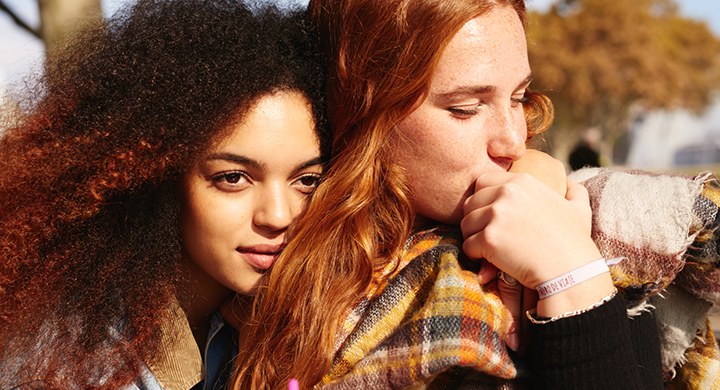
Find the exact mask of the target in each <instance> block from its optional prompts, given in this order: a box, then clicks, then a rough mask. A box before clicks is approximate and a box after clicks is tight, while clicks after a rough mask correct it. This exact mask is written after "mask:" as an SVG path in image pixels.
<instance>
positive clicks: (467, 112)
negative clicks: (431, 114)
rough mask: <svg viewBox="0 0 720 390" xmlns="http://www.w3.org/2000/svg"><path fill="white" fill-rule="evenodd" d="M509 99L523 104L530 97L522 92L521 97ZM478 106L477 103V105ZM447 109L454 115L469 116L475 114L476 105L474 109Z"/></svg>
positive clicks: (476, 110)
mask: <svg viewBox="0 0 720 390" xmlns="http://www.w3.org/2000/svg"><path fill="white" fill-rule="evenodd" d="M510 100H511V101H512V102H513V103H520V104H525V103H527V102H529V101H530V99H528V98H527V96H526V95H525V94H523V97H521V98H512V99H510ZM478 106H479V105H478ZM448 111H450V112H451V113H453V114H455V115H457V116H463V117H471V116H473V115H475V114H477V112H478V109H477V107H476V108H474V109H472V110H464V109H462V108H456V107H450V108H448Z"/></svg>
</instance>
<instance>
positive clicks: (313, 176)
mask: <svg viewBox="0 0 720 390" xmlns="http://www.w3.org/2000/svg"><path fill="white" fill-rule="evenodd" d="M304 179H313V180H314V182H313V184H311V185H306V184H302V182H301V181H302V180H304ZM320 180H322V176H320V175H318V174H316V173H308V174H305V175H302V176H300V177H298V178H297V180H295V182H296V183H299V184H300V185H302V186H303V187H310V189H309V190H300V192H302V193H304V194H308V195H310V194H312V193H313V192H315V189H316V188H317V187H318V185H320Z"/></svg>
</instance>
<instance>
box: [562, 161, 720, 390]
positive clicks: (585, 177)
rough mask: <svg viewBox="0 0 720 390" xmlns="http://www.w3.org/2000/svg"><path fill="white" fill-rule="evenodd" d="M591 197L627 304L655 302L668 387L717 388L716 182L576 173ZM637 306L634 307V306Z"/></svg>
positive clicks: (719, 261)
mask: <svg viewBox="0 0 720 390" xmlns="http://www.w3.org/2000/svg"><path fill="white" fill-rule="evenodd" d="M570 178H571V179H573V180H575V181H578V182H582V183H583V185H584V186H585V188H587V190H588V193H589V194H590V203H591V207H592V210H593V229H592V237H593V240H594V241H595V243H596V244H597V246H598V248H599V249H600V252H601V253H602V254H603V256H604V257H605V258H614V257H625V258H626V259H625V260H624V261H623V262H621V263H620V264H618V265H616V266H614V267H611V269H610V272H611V274H612V276H613V281H614V282H615V286H616V287H618V289H620V290H621V291H622V292H623V294H624V295H625V297H626V299H628V301H630V302H631V306H634V307H632V308H631V309H629V310H628V313H629V315H630V316H633V315H636V314H638V312H639V311H640V310H642V309H643V308H644V307H646V306H647V305H652V306H654V307H655V311H654V313H655V318H656V321H657V323H658V331H659V334H660V344H661V353H662V364H663V371H664V374H665V380H666V382H670V383H669V386H670V387H669V388H670V389H676V390H680V389H683V390H695V389H697V390H700V389H720V348H718V345H717V342H716V340H715V337H714V335H713V333H712V330H711V329H710V325H709V322H708V321H707V316H708V313H709V311H710V309H711V308H712V306H713V304H715V305H718V304H720V252H719V248H718V240H720V235H718V233H717V231H718V227H720V226H719V225H720V214H719V213H718V210H719V205H720V187H718V183H717V181H716V180H711V179H710V175H709V174H704V175H700V176H698V177H695V178H692V177H688V176H684V175H658V174H652V173H648V172H643V171H613V170H610V169H603V168H594V169H583V170H580V171H577V172H574V173H573V174H572V175H570ZM633 303H634V304H633Z"/></svg>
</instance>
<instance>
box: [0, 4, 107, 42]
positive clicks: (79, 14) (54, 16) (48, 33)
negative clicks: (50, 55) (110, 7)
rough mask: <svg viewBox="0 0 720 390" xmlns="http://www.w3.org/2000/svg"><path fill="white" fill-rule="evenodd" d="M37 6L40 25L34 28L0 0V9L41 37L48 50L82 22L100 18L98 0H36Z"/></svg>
mask: <svg viewBox="0 0 720 390" xmlns="http://www.w3.org/2000/svg"><path fill="white" fill-rule="evenodd" d="M38 8H39V10H40V24H41V26H40V28H39V29H37V30H36V29H34V28H32V27H30V26H29V25H28V24H27V23H25V22H24V21H23V20H22V19H21V18H20V17H18V16H17V15H16V14H15V13H14V12H13V11H12V10H11V9H10V8H8V7H7V5H6V4H5V3H4V2H3V1H2V0H0V11H4V12H5V13H7V14H8V15H10V17H11V18H12V19H13V20H14V21H15V23H16V24H17V25H18V26H20V27H21V28H23V29H25V30H27V31H28V32H29V33H31V34H33V35H35V36H37V37H38V38H41V39H42V40H43V42H44V43H45V49H46V50H48V51H50V50H53V49H54V48H55V47H56V46H58V45H59V44H61V43H62V42H63V41H64V40H65V39H66V38H67V37H68V36H69V35H70V34H71V33H72V32H73V31H74V30H75V29H77V28H78V27H80V26H81V25H82V24H83V23H86V22H88V21H98V20H100V19H102V12H100V11H101V8H100V0H38Z"/></svg>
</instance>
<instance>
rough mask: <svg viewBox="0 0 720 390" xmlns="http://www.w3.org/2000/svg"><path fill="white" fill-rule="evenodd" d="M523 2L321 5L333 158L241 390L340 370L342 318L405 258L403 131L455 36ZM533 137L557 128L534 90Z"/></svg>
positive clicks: (270, 299) (270, 281)
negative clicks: (480, 18)
mask: <svg viewBox="0 0 720 390" xmlns="http://www.w3.org/2000/svg"><path fill="white" fill-rule="evenodd" d="M498 4H502V5H510V6H512V7H513V8H514V9H515V10H516V11H517V12H518V14H519V15H520V18H521V19H522V20H523V22H525V19H526V11H525V4H524V2H523V1H522V0H507V1H499V0H498V1H471V0H455V1H448V0H311V1H310V4H309V6H308V13H309V16H310V18H311V19H313V21H314V22H315V23H316V25H317V26H318V30H319V33H320V37H321V41H322V45H323V50H324V53H325V55H326V57H327V60H328V64H329V71H328V74H329V80H328V99H327V100H328V109H329V112H330V118H331V123H332V126H333V131H334V136H333V139H334V143H333V156H334V159H333V161H332V163H331V166H330V168H329V170H328V173H327V176H326V179H325V181H324V183H323V184H322V185H321V186H320V188H318V190H317V192H316V193H315V194H314V197H313V199H312V202H311V204H310V207H309V209H308V211H307V213H306V215H305V217H304V218H303V220H302V221H301V222H300V225H299V227H298V229H297V230H296V232H295V235H294V237H293V240H292V241H291V243H290V244H289V245H288V247H287V248H286V249H285V251H284V252H283V254H282V256H281V258H280V259H278V261H277V263H276V264H275V266H274V267H273V271H272V272H271V273H270V274H269V275H268V277H267V278H266V279H265V281H264V285H263V286H262V288H261V289H259V292H258V296H257V299H256V301H255V306H254V311H253V317H252V321H251V325H252V327H251V328H250V333H249V335H248V339H247V341H246V343H245V351H243V348H242V347H243V346H241V352H240V356H238V360H237V362H236V372H235V378H234V381H235V388H236V389H253V390H256V389H282V388H284V387H285V386H287V385H286V384H287V381H288V380H289V379H290V378H297V379H298V380H299V382H300V384H301V387H303V388H308V387H311V386H312V385H314V384H316V383H317V382H319V381H320V379H321V378H322V376H323V374H324V373H325V372H326V371H327V370H328V369H329V368H330V365H331V363H332V359H333V344H334V341H335V333H336V329H337V328H338V325H339V322H340V321H342V320H343V319H344V317H345V313H346V311H347V310H348V308H350V307H351V306H352V305H353V303H354V302H356V301H357V300H358V299H359V298H360V297H362V296H363V295H364V293H365V291H366V290H367V288H368V287H369V286H370V285H371V283H373V282H382V280H378V276H379V275H380V273H379V272H378V271H379V270H381V269H383V268H384V267H385V266H387V265H388V264H394V263H396V262H397V260H398V257H399V254H400V251H401V249H402V248H403V245H404V244H405V241H406V240H407V238H408V237H409V236H410V234H411V226H412V223H413V218H414V212H413V210H412V204H411V200H410V197H409V191H408V186H407V182H406V178H405V176H404V175H403V172H402V170H401V169H400V168H399V167H398V165H397V164H396V163H395V162H394V159H395V156H394V155H393V149H392V142H390V141H391V140H392V139H393V137H394V136H395V132H396V124H398V123H399V122H400V121H401V120H402V119H403V118H405V117H406V116H407V115H409V114H410V113H411V112H413V110H415V109H416V107H417V106H418V105H419V104H420V103H421V102H422V101H423V99H424V98H425V96H426V95H427V93H428V89H429V87H430V80H431V77H432V74H433V71H434V69H435V67H436V65H437V63H438V61H439V59H440V56H441V55H442V52H443V49H444V48H445V47H446V46H447V44H448V43H449V42H450V40H451V39H452V38H453V36H454V35H455V34H456V33H457V31H458V30H460V28H462V26H463V25H464V24H465V23H466V22H467V21H468V20H470V19H472V18H473V17H475V16H477V15H481V14H483V13H485V12H488V10H489V9H491V8H492V7H495V6H498ZM527 97H528V98H529V100H530V102H529V103H526V107H525V109H526V110H525V111H526V120H527V122H528V133H529V134H530V135H531V136H532V135H534V134H537V133H539V132H541V131H543V130H544V129H545V128H547V127H548V126H549V124H550V122H551V120H552V108H551V106H550V104H549V101H548V100H547V98H545V97H544V96H542V95H538V94H534V93H532V92H530V93H528V96H527Z"/></svg>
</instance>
